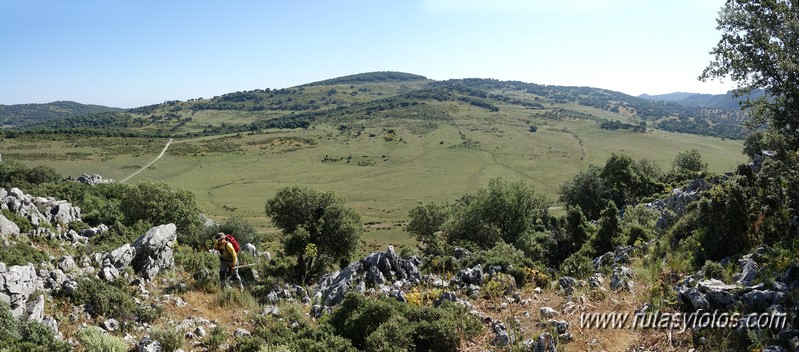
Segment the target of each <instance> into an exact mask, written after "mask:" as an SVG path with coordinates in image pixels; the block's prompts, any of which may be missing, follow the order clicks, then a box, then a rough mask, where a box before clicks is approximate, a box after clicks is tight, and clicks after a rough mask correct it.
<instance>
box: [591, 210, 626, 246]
mask: <svg viewBox="0 0 799 352" xmlns="http://www.w3.org/2000/svg"><path fill="white" fill-rule="evenodd" d="M618 214H619V208H617V207H616V203H613V202H609V203H608V207H607V208H605V210H603V211H602V215H601V216H600V218H599V229H598V230H597V233H596V237H594V238H593V241H592V243H591V244H592V247H593V250H594V253H593V254H594V255H602V254H605V253H607V252H610V251H612V250H613V246H614V245H616V244H619V243H618V242H619V241H618V237H619V235H620V234H621V228H620V226H619V217H618Z"/></svg>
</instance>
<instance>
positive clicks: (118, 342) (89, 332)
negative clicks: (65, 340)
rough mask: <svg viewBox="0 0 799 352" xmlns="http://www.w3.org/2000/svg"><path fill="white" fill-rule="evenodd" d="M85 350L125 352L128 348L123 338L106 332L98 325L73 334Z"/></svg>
mask: <svg viewBox="0 0 799 352" xmlns="http://www.w3.org/2000/svg"><path fill="white" fill-rule="evenodd" d="M75 336H76V337H77V338H78V340H79V341H80V343H81V344H82V345H83V346H84V348H85V349H86V351H103V352H126V351H128V350H129V349H130V348H129V347H128V343H127V342H125V340H122V339H121V338H119V337H116V336H112V335H109V334H107V333H106V332H105V331H102V330H100V328H98V327H94V326H89V327H85V328H82V329H80V330H78V332H77V333H76V334H75Z"/></svg>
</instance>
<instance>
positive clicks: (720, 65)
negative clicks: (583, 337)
mask: <svg viewBox="0 0 799 352" xmlns="http://www.w3.org/2000/svg"><path fill="white" fill-rule="evenodd" d="M716 21H717V23H718V26H717V29H718V30H720V31H721V32H722V36H721V40H719V42H718V44H716V46H715V47H714V48H713V50H712V51H711V52H710V54H712V55H714V59H713V60H712V61H711V62H710V64H709V65H708V67H707V68H705V70H704V71H703V72H702V75H701V76H699V79H700V80H707V79H713V78H724V77H729V78H730V79H732V80H733V81H734V82H737V84H738V89H737V94H739V95H745V94H748V93H750V92H752V91H753V90H755V89H759V88H762V89H764V90H765V91H766V93H767V94H766V95H765V96H761V97H758V98H749V99H747V100H746V102H745V103H744V104H743V107H744V108H747V109H748V110H749V113H750V115H751V116H752V120H751V121H750V122H751V123H752V125H753V126H760V125H763V124H766V123H767V124H768V125H769V129H771V130H772V131H773V132H776V133H778V134H781V135H783V136H784V137H785V138H786V139H787V141H786V142H787V145H786V146H787V147H790V148H796V147H797V146H798V145H799V135H797V116H799V115H798V114H797V113H798V112H799V1H796V0H727V2H726V4H725V5H724V7H723V8H722V9H721V11H720V12H719V17H718V19H717V20H716Z"/></svg>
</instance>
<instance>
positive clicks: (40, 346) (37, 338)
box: [6, 320, 72, 352]
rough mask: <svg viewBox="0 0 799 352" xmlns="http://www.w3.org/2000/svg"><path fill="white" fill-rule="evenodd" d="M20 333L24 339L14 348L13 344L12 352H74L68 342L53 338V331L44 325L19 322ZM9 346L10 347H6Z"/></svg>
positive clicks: (32, 321)
mask: <svg viewBox="0 0 799 352" xmlns="http://www.w3.org/2000/svg"><path fill="white" fill-rule="evenodd" d="M18 329H19V333H20V336H21V337H22V338H21V339H20V340H19V341H18V342H17V344H16V346H14V345H13V344H11V346H13V347H11V348H9V349H10V350H12V351H25V352H60V351H63V352H67V351H72V346H70V345H69V344H68V343H67V342H65V341H61V340H58V339H56V338H55V336H53V330H52V329H50V328H49V327H47V326H45V325H44V324H42V323H40V322H38V321H34V320H23V321H20V322H19V327H18ZM6 346H8V345H6Z"/></svg>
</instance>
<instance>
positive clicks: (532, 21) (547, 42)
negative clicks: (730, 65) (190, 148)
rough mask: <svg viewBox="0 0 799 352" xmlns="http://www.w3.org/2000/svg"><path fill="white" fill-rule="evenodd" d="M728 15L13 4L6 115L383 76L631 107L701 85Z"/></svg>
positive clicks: (610, 0)
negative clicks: (578, 93)
mask: <svg viewBox="0 0 799 352" xmlns="http://www.w3.org/2000/svg"><path fill="white" fill-rule="evenodd" d="M723 3H724V1H723V0H570V1H569V0H564V1H556V0H547V1H539V0H528V1H524V0H407V1H383V0H357V1H352V0H341V1H260V0H241V1H205V0H179V1H164V0H159V1H155V0H133V1H108V0H70V1H65V0H0V48H2V54H0V104H21V103H45V102H51V101H56V100H73V101H77V102H81V103H86V104H101V105H109V106H116V107H123V108H129V107H136V106H142V105H148V104H154V103H161V102H163V101H165V100H185V99H191V98H199V97H205V98H210V97H213V96H215V95H220V94H224V93H229V92H235V91H244V90H252V89H257V88H285V87H291V86H295V85H299V84H303V83H309V82H313V81H318V80H322V79H328V78H333V77H338V76H343V75H348V74H353V73H360V72H368V71H402V72H409V73H415V74H420V75H423V76H426V77H428V78H432V79H436V80H444V79H450V78H467V77H479V78H496V79H500V80H519V81H525V82H530V83H538V84H552V85H578V86H592V87H598V88H605V89H611V90H616V91H621V92H624V93H627V94H631V95H639V94H642V93H649V94H661V93H670V92H675V91H687V92H701V93H723V92H725V91H726V90H728V89H730V88H732V87H733V86H732V85H731V84H730V82H724V83H723V84H722V83H720V82H717V81H714V82H708V83H702V82H698V81H697V80H696V77H697V76H698V75H699V74H700V73H701V72H702V69H703V68H704V67H705V66H706V65H707V64H708V62H710V60H711V56H710V55H709V54H708V51H710V49H712V47H713V46H714V45H715V44H716V43H717V42H718V40H719V39H720V33H719V32H718V31H717V30H716V29H715V27H716V22H715V18H716V16H717V13H718V10H719V9H720V8H721V6H722V5H723Z"/></svg>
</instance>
